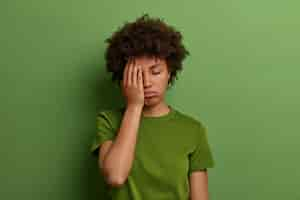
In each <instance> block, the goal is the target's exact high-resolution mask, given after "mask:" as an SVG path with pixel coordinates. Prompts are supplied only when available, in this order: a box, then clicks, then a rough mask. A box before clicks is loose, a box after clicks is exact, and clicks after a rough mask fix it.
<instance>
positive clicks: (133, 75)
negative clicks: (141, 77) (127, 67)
mask: <svg viewBox="0 0 300 200" xmlns="http://www.w3.org/2000/svg"><path fill="white" fill-rule="evenodd" d="M137 76H138V66H136V65H134V66H133V73H132V84H133V86H134V87H137Z"/></svg>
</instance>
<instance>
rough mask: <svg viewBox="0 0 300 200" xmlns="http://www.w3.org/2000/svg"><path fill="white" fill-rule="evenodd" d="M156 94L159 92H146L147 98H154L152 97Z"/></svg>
mask: <svg viewBox="0 0 300 200" xmlns="http://www.w3.org/2000/svg"><path fill="white" fill-rule="evenodd" d="M155 96H157V94H156V93H154V92H149V93H145V98H152V97H155Z"/></svg>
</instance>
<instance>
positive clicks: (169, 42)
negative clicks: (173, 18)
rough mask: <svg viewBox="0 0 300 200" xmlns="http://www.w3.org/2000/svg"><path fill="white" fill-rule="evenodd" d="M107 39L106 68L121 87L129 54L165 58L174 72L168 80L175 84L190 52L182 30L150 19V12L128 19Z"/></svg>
mask: <svg viewBox="0 0 300 200" xmlns="http://www.w3.org/2000/svg"><path fill="white" fill-rule="evenodd" d="M105 42H107V43H108V47H107V50H106V52H105V61H106V69H107V71H108V72H112V81H116V80H117V81H118V85H119V86H120V82H121V80H122V79H123V71H124V68H125V65H126V63H127V60H128V59H129V57H137V56H151V57H153V56H154V57H155V58H159V59H165V60H166V63H167V66H168V70H169V71H170V72H171V76H170V79H169V82H168V83H169V85H170V86H172V85H173V83H174V79H177V72H178V70H182V61H183V60H184V59H185V57H186V56H187V55H189V54H190V53H189V52H188V51H187V50H186V48H185V47H184V45H183V44H182V35H181V33H180V32H179V31H177V30H176V29H175V28H174V27H172V26H169V25H167V24H166V23H164V22H163V20H161V19H159V18H156V19H155V18H150V17H149V15H148V14H143V15H142V16H141V17H139V18H137V19H136V21H134V22H126V23H125V24H124V25H123V27H121V28H119V29H118V30H117V31H116V32H114V33H113V34H112V36H111V37H110V38H107V39H106V40H105Z"/></svg>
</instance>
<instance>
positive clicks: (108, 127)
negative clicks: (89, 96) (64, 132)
mask: <svg viewBox="0 0 300 200" xmlns="http://www.w3.org/2000/svg"><path fill="white" fill-rule="evenodd" d="M169 107H170V108H171V111H170V112H169V113H168V114H165V115H163V116H160V117H150V116H142V118H141V121H140V126H139V130H138V135H137V143H136V148H135V159H134V161H133V166H132V168H131V171H130V174H129V176H128V178H127V180H126V182H125V183H124V185H122V186H121V187H108V188H109V191H108V192H109V194H110V195H111V199H112V200H153V199H155V200H187V199H188V197H189V176H190V175H191V172H193V171H195V170H202V169H206V168H212V167H214V159H213V156H212V151H211V148H210V145H209V143H208V139H207V132H206V130H207V129H206V127H205V126H204V125H203V124H202V123H201V122H200V121H199V120H196V119H195V118H193V117H191V116H188V115H186V114H184V113H182V112H181V111H179V110H177V109H175V108H173V107H172V106H170V105H169ZM124 111H125V109H124V107H122V108H117V109H111V110H102V111H100V112H99V113H98V115H97V133H96V135H95V138H94V140H93V143H92V144H91V146H90V152H91V153H92V155H94V156H98V150H99V146H100V145H101V144H102V143H103V142H104V141H106V140H114V138H115V137H116V134H117V130H118V128H119V127H120V124H121V121H122V116H123V113H124Z"/></svg>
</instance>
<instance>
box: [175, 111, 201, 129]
mask: <svg viewBox="0 0 300 200" xmlns="http://www.w3.org/2000/svg"><path fill="white" fill-rule="evenodd" d="M176 113H177V119H179V120H180V121H181V122H183V123H185V124H188V125H191V126H193V127H195V128H204V127H205V125H204V122H203V120H202V119H201V117H198V116H196V115H192V114H187V113H186V112H184V111H181V110H178V109H176Z"/></svg>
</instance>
